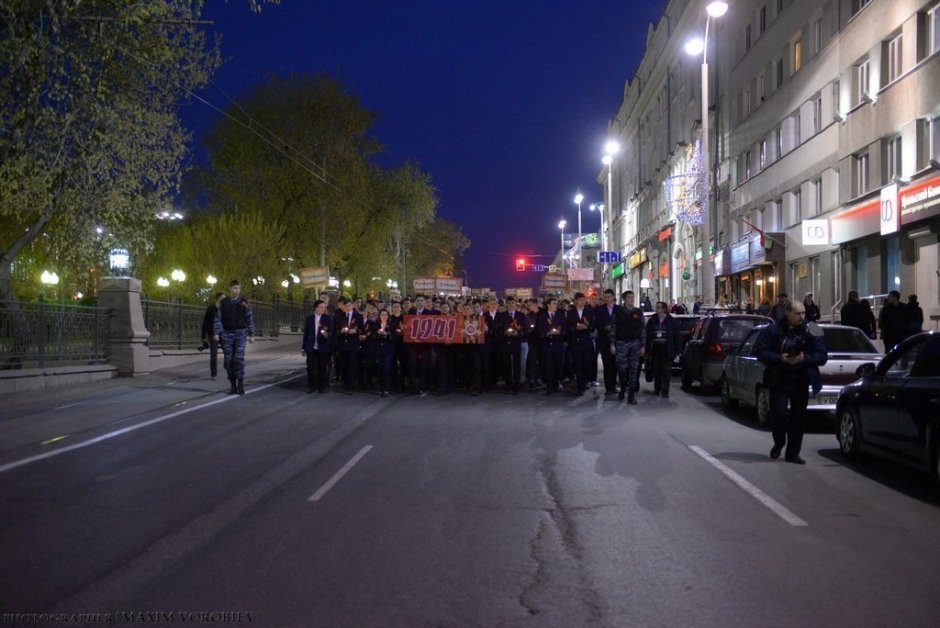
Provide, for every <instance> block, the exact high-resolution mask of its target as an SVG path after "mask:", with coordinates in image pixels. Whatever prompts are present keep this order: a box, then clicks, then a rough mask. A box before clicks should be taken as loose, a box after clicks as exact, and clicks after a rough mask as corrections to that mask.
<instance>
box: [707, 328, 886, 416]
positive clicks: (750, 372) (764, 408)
mask: <svg viewBox="0 0 940 628" xmlns="http://www.w3.org/2000/svg"><path fill="white" fill-rule="evenodd" d="M764 327H765V326H764V325H760V326H758V327H755V328H754V330H753V331H751V333H750V334H749V335H748V337H747V338H746V339H745V340H744V342H743V343H741V346H740V347H738V350H737V351H735V352H734V353H733V354H731V355H729V356H728V357H727V358H725V364H724V374H723V376H722V380H721V406H722V407H723V408H725V409H726V410H728V409H732V408H735V407H736V406H737V405H738V403H739V402H744V403H747V404H750V405H752V406H755V407H756V408H757V421H758V422H759V423H760V424H761V425H768V424H769V423H770V393H769V391H767V390H766V389H764V388H763V387H762V386H761V383H762V382H763V379H764V365H763V364H762V363H761V362H760V361H758V359H757V356H756V355H755V353H754V344H755V341H756V340H757V336H758V335H759V334H760V332H761V330H762V329H764ZM820 327H821V328H822V331H823V342H825V344H826V350H827V351H828V352H829V360H828V361H827V362H826V364H825V365H824V366H821V367H820V368H819V373H820V375H822V385H823V386H822V389H821V390H820V391H819V394H818V395H816V396H810V399H809V405H808V406H807V410H812V411H815V412H834V411H835V409H836V399H837V398H838V397H839V391H841V390H842V387H843V386H845V385H846V384H849V383H851V382H853V381H855V380H856V379H857V378H858V376H857V375H856V374H855V371H856V370H857V369H858V367H859V366H861V365H862V364H865V363H870V362H875V361H877V360H880V359H881V358H882V357H884V356H883V355H882V354H881V353H879V351H878V348H877V347H875V345H874V344H872V342H871V340H869V339H868V337H867V336H866V335H865V334H864V333H863V332H862V331H861V330H860V329H856V328H855V327H846V326H843V325H820Z"/></svg>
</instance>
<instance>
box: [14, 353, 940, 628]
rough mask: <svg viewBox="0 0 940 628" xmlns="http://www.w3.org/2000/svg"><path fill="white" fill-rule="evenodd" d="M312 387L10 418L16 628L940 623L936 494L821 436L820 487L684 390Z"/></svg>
mask: <svg viewBox="0 0 940 628" xmlns="http://www.w3.org/2000/svg"><path fill="white" fill-rule="evenodd" d="M301 368H302V358H300V356H299V355H295V354H293V353H292V354H287V353H285V352H281V353H265V354H259V355H257V356H255V357H254V358H253V359H252V360H251V361H250V363H249V366H248V380H247V381H248V389H249V393H248V394H247V395H245V396H244V397H241V398H239V397H232V396H228V395H225V394H223V392H222V391H223V390H224V389H225V388H226V387H227V384H226V383H225V382H223V381H222V380H218V381H211V380H209V379H208V378H207V377H206V376H205V375H204V374H203V373H202V371H203V370H205V369H203V368H202V366H201V365H200V366H198V367H197V366H192V367H185V368H181V369H177V370H175V371H172V372H161V373H158V374H154V375H151V376H148V377H145V378H139V379H130V380H127V379H124V380H114V381H112V382H107V383H103V384H96V385H94V386H90V387H86V388H83V389H72V390H69V391H60V392H57V393H50V394H44V395H41V396H36V397H25V396H21V397H18V398H6V399H2V400H0V496H2V497H0V498H2V504H3V508H2V515H0V539H2V543H0V613H4V614H6V613H14V612H20V613H101V614H103V618H104V619H105V620H110V621H112V622H113V623H121V624H123V623H139V624H146V625H157V624H159V625H188V624H190V623H195V622H200V623H206V622H212V623H215V624H226V623H251V624H252V625H258V626H357V627H359V626H409V627H410V626H560V627H561V626H564V627H571V626H590V625H596V626H727V625H735V626H807V625H819V626H935V625H937V623H938V619H940V605H938V600H940V580H938V578H937V574H938V567H940V535H938V534H937V530H940V490H938V489H936V488H935V487H934V486H933V485H932V484H931V482H930V480H929V479H928V478H926V477H921V476H920V475H918V474H916V473H913V472H909V471H906V470H904V469H900V468H898V467H895V466H894V465H892V464H890V463H882V462H878V461H875V460H866V461H863V463H860V464H853V465H851V466H849V465H846V463H845V462H844V461H843V459H842V458H841V456H840V455H839V452H838V449H837V444H836V441H835V437H834V436H833V435H832V434H831V433H830V432H829V429H828V424H827V423H826V422H825V421H822V422H819V423H818V424H817V425H816V429H815V430H814V433H811V434H808V435H807V437H806V440H805V443H804V450H803V456H804V457H805V458H806V459H807V461H808V464H807V465H806V466H797V465H792V464H788V463H785V462H783V461H771V460H770V459H769V458H768V456H767V452H768V451H769V449H770V445H771V439H770V435H769V433H767V432H766V431H763V430H761V429H759V428H758V427H756V424H755V423H754V422H753V421H752V420H751V419H750V414H749V412H748V411H747V410H741V411H737V412H735V413H733V414H730V415H725V414H724V413H722V411H721V409H720V407H719V400H718V398H717V397H710V396H704V395H701V394H699V393H698V392H696V391H693V392H692V393H691V394H689V393H685V392H682V391H680V390H679V389H678V386H675V387H674V390H673V395H672V397H671V398H670V399H668V400H666V399H660V398H658V397H653V396H652V395H650V394H641V396H640V404H639V405H637V406H627V405H625V404H623V403H619V402H617V401H616V400H615V399H616V398H607V399H605V398H604V397H603V396H602V395H600V396H599V394H598V392H597V391H596V389H595V390H592V391H590V392H589V393H588V394H587V395H585V396H583V397H574V396H570V395H558V396H554V397H546V396H545V395H544V394H538V393H525V392H524V393H522V394H521V395H519V396H508V395H503V394H491V395H484V396H480V397H470V396H466V395H463V394H452V395H449V396H440V397H434V396H428V397H412V396H393V397H390V398H387V399H383V398H379V397H378V396H376V395H371V394H367V393H358V394H356V395H353V396H346V395H342V394H338V393H336V392H331V393H329V394H327V395H323V396H320V395H316V394H312V395H311V394H306V385H305V381H304V379H303V377H302V376H301V370H300V369H301ZM676 383H677V382H676ZM643 386H644V387H646V386H647V385H646V384H643ZM69 448H71V449H69ZM56 452H61V453H56ZM44 456H45V457H44ZM59 618H60V619H61V618H62V616H60V617H59ZM11 619H12V618H11V617H10V616H9V615H5V617H4V619H3V621H4V622H9V621H11ZM40 619H46V618H44V617H41V618H40ZM48 619H49V620H50V622H51V619H52V618H51V617H50V618H48ZM71 619H74V617H72V618H71Z"/></svg>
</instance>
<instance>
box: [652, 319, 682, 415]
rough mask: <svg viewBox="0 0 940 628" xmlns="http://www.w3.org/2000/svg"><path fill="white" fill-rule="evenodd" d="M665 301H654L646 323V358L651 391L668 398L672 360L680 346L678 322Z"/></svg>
mask: <svg viewBox="0 0 940 628" xmlns="http://www.w3.org/2000/svg"><path fill="white" fill-rule="evenodd" d="M668 310H669V306H668V305H667V304H666V302H665V301H657V302H656V313H655V314H653V316H652V318H650V320H649V322H648V323H647V324H646V360H648V363H649V366H648V367H647V368H651V369H652V371H653V392H654V393H656V394H657V395H662V396H663V398H664V399H668V398H669V380H670V379H671V378H672V361H673V360H675V359H676V355H677V354H678V353H679V348H680V346H681V343H680V340H679V322H678V321H677V320H676V319H674V318H673V317H672V316H671V315H670V314H669V311H668Z"/></svg>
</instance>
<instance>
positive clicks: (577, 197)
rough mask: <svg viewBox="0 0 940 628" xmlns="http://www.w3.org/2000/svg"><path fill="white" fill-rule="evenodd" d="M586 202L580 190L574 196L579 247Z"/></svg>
mask: <svg viewBox="0 0 940 628" xmlns="http://www.w3.org/2000/svg"><path fill="white" fill-rule="evenodd" d="M583 200H584V194H581V190H578V193H577V194H575V195H574V203H575V205H577V206H578V245H579V246H580V244H581V201H583ZM578 259H579V260H580V259H581V255H580V249H578Z"/></svg>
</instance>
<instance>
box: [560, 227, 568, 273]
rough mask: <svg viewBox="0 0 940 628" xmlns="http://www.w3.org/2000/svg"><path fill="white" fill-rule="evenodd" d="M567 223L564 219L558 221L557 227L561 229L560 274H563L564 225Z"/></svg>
mask: <svg viewBox="0 0 940 628" xmlns="http://www.w3.org/2000/svg"><path fill="white" fill-rule="evenodd" d="M567 224H568V221H566V220H560V221H558V228H559V229H561V274H563V275H564V274H565V225H567Z"/></svg>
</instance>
